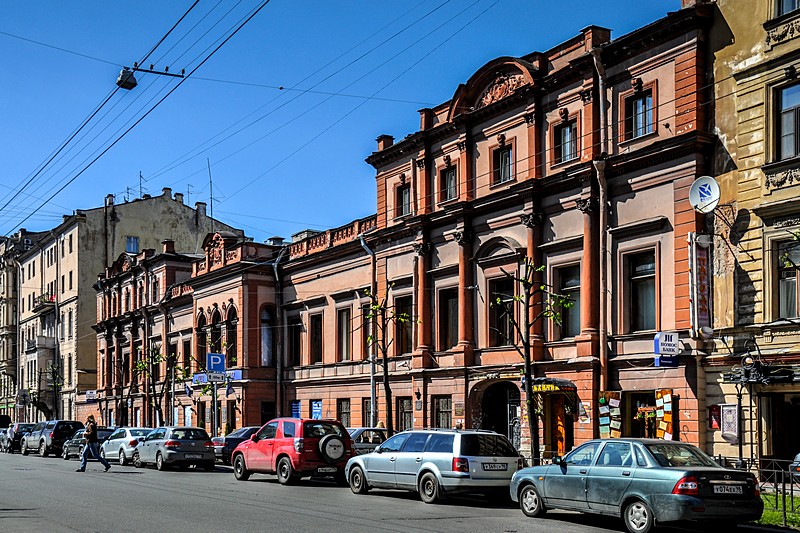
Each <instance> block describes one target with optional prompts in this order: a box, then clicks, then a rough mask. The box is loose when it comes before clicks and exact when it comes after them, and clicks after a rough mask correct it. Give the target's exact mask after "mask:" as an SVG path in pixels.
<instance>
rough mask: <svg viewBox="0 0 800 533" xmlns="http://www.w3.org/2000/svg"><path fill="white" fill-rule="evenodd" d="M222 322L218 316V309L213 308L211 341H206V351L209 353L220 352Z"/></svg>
mask: <svg viewBox="0 0 800 533" xmlns="http://www.w3.org/2000/svg"><path fill="white" fill-rule="evenodd" d="M220 322H222V319H221V317H220V316H219V311H218V310H215V311H214V314H213V315H211V342H210V343H208V351H209V352H211V353H220V352H221V350H222V327H221V324H220Z"/></svg>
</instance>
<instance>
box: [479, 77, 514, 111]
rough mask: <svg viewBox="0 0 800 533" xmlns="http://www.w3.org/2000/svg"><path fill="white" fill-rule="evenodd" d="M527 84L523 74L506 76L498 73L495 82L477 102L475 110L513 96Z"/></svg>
mask: <svg viewBox="0 0 800 533" xmlns="http://www.w3.org/2000/svg"><path fill="white" fill-rule="evenodd" d="M525 84H526V82H525V78H524V77H523V76H522V74H504V73H502V72H498V73H497V77H495V79H494V81H492V82H491V83H490V84H489V86H488V87H486V89H484V91H483V93H482V94H481V95H480V96H479V97H478V101H477V102H475V109H480V108H481V107H486V106H487V105H491V104H493V103H495V102H497V101H500V100H502V99H503V98H506V97H507V96H511V95H512V94H514V91H516V90H517V89H518V88H520V87H522V86H523V85H525Z"/></svg>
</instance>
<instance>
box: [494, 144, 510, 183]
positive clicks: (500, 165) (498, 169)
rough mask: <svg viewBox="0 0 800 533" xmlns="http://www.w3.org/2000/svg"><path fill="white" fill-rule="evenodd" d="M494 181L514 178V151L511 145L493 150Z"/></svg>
mask: <svg viewBox="0 0 800 533" xmlns="http://www.w3.org/2000/svg"><path fill="white" fill-rule="evenodd" d="M492 169H493V177H494V183H495V184H497V183H504V182H506V181H511V180H512V179H514V152H513V150H512V146H511V145H506V146H501V147H499V148H497V149H495V150H494V151H493V152H492Z"/></svg>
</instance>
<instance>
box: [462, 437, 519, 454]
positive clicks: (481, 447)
mask: <svg viewBox="0 0 800 533" xmlns="http://www.w3.org/2000/svg"><path fill="white" fill-rule="evenodd" d="M461 455H468V456H473V457H518V456H519V452H517V450H516V449H515V448H514V446H513V445H512V444H511V443H510V442H509V441H508V439H507V438H505V437H504V436H503V435H461Z"/></svg>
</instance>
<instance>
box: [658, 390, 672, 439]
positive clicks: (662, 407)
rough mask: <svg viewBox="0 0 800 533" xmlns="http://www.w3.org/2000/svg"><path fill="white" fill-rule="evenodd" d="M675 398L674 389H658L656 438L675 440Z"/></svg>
mask: <svg viewBox="0 0 800 533" xmlns="http://www.w3.org/2000/svg"><path fill="white" fill-rule="evenodd" d="M674 402H675V398H673V395H672V389H660V390H657V391H656V438H657V439H664V440H673V438H674V433H673V432H672V412H673V409H672V408H673V404H674Z"/></svg>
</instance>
